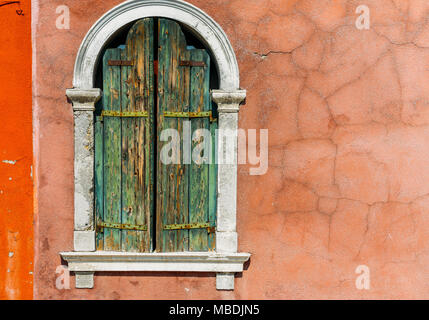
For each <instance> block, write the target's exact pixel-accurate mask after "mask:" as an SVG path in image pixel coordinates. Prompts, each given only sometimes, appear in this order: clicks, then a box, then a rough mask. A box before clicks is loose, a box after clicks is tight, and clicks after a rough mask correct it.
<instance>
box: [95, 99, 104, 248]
mask: <svg viewBox="0 0 429 320" xmlns="http://www.w3.org/2000/svg"><path fill="white" fill-rule="evenodd" d="M102 109H103V104H102V101H100V102H99V103H97V107H96V116H95V125H94V137H95V138H94V150H95V163H94V171H95V172H94V184H95V219H96V223H97V222H102V221H103V218H104V216H103V202H104V199H103V166H104V163H103V121H102V118H101V111H102ZM96 248H97V250H103V249H104V236H103V233H101V232H96Z"/></svg>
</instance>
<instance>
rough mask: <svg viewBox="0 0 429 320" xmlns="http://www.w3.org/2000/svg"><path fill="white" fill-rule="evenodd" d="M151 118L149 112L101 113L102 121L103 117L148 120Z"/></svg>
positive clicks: (107, 111) (104, 111) (105, 111)
mask: <svg viewBox="0 0 429 320" xmlns="http://www.w3.org/2000/svg"><path fill="white" fill-rule="evenodd" d="M148 116H149V114H148V112H147V111H109V110H103V111H102V112H101V117H100V118H101V119H100V120H101V121H103V117H119V118H147V117H148Z"/></svg>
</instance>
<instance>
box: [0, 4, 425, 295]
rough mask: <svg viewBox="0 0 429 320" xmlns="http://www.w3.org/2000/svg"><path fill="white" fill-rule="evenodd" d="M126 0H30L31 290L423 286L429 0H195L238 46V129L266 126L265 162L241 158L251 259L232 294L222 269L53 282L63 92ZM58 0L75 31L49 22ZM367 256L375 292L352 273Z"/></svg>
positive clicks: (63, 171)
mask: <svg viewBox="0 0 429 320" xmlns="http://www.w3.org/2000/svg"><path fill="white" fill-rule="evenodd" d="M120 2H122V1H121V0H80V1H76V0H38V1H35V3H36V4H35V7H34V8H36V9H37V13H35V23H36V24H35V26H34V27H35V28H36V30H35V32H36V38H35V41H36V49H35V50H36V60H35V63H36V70H37V72H36V74H35V80H34V81H35V88H36V89H35V93H34V99H35V102H34V105H35V115H36V116H35V117H36V121H35V125H36V126H37V128H38V129H37V130H38V131H37V135H36V139H35V141H37V149H36V151H35V154H36V155H37V162H36V165H37V168H36V171H37V172H38V175H37V194H38V199H37V200H38V201H37V211H38V227H37V230H36V235H37V237H36V239H35V242H36V243H35V247H36V248H37V256H36V260H35V261H36V266H35V297H36V298H41V299H50V298H59V299H105V298H111V299H121V298H122V299H125V298H130V299H138V298H140V299H151V298H152V299H198V298H200V299H207V298H211V299H220V298H236V299H257V298H260V299H305V298H307V299H313V298H322V299H323V298H327V299H329V298H331V299H332V298H344V299H350V298H358V299H359V298H379V299H380V298H382V299H387V298H402V299H404V298H409V299H413V298H429V286H428V283H429V281H428V280H429V278H428V274H429V273H428V265H429V152H428V150H429V111H428V110H429V102H428V101H429V24H428V22H427V21H428V18H429V2H428V1H427V0H358V1H357V0H191V1H190V2H192V3H193V4H195V5H196V6H198V7H200V8H201V9H203V10H204V11H206V12H207V13H208V14H209V15H210V16H212V17H213V18H214V19H215V20H216V21H217V22H218V23H219V24H220V25H221V26H222V28H223V29H224V30H225V32H226V34H227V35H228V37H229V39H230V41H231V43H232V45H233V47H234V49H235V52H236V55H237V59H238V62H239V67H240V76H241V86H242V87H243V88H244V89H247V92H248V96H247V104H246V106H244V107H242V109H241V111H240V127H241V128H244V129H265V128H267V129H269V144H270V149H269V155H270V156H269V160H270V163H269V169H268V172H267V174H266V175H262V176H250V175H249V170H248V169H249V168H248V166H240V168H239V176H238V195H239V199H238V207H237V219H238V232H239V250H240V251H242V252H251V253H252V258H251V261H250V263H249V265H248V269H247V270H246V271H245V272H243V274H242V275H240V276H238V277H237V278H236V289H235V291H233V292H219V291H216V290H215V278H214V276H213V275H195V274H174V273H173V274H158V273H127V274H119V273H109V274H100V275H97V276H96V278H95V288H94V289H92V290H77V289H74V285H73V283H72V286H71V289H69V290H67V289H63V290H58V289H57V288H56V287H55V279H56V277H57V274H56V273H55V270H56V268H57V266H59V265H60V264H61V263H62V261H61V259H60V257H59V254H58V253H59V252H60V251H63V250H64V251H66V250H72V248H73V188H74V184H73V182H74V181H73V115H72V108H71V105H70V104H69V103H67V100H66V97H65V90H66V89H67V88H70V87H72V75H73V67H74V62H75V57H76V54H77V51H78V48H79V45H80V43H81V41H82V39H83V37H84V36H85V34H86V32H87V31H88V30H89V29H90V27H91V26H92V25H93V24H94V23H95V21H96V20H97V19H98V18H99V17H100V16H102V15H103V14H104V13H105V12H106V11H108V10H110V9H111V8H112V7H113V6H114V5H116V4H118V3H120ZM63 4H65V5H67V6H69V8H70V14H71V20H70V30H58V29H56V27H55V20H56V19H57V16H58V15H57V14H56V12H55V9H56V6H59V5H63ZM361 4H366V5H367V6H368V7H369V8H370V10H371V27H370V29H369V30H358V29H357V28H356V27H355V21H356V19H357V17H358V14H356V12H355V10H356V8H357V7H358V6H359V5H361ZM8 94H9V95H10V92H8ZM19 110H21V109H19ZM10 119H14V121H18V120H19V121H22V119H27V116H21V117H18V116H17V115H16V114H15V113H13V114H12V113H11V114H10ZM7 125H8V124H6V126H7ZM9 125H10V126H11V128H12V129H10V130H13V132H14V133H15V131H16V125H15V124H13V126H12V124H10V123H9ZM24 128H25V127H24ZM4 129H5V126H3V128H1V130H4ZM20 133H21V132H18V133H15V139H17V137H20V136H19V134H20ZM2 143H4V142H2ZM8 145H10V144H8ZM14 148H15V149H13V150H16V149H17V148H22V145H20V144H14ZM2 150H3V149H2ZM19 150H21V149H19ZM20 156H21V155H20V154H17V155H15V154H14V157H12V159H18V158H19V157H20ZM2 157H3V158H2V159H4V158H5V156H2ZM9 157H11V156H9ZM24 159H26V160H25V161H27V160H28V159H27V158H24ZM24 163H27V162H18V164H19V165H21V164H22V165H23V166H24ZM30 163H31V161H28V163H27V166H26V167H23V170H24V172H27V171H25V170H28V166H29V164H30ZM1 165H2V166H3V167H5V168H8V170H17V169H13V168H12V167H9V166H6V165H4V164H1ZM26 177H27V176H26ZM5 183H9V181H7V180H6V181H5ZM10 183H13V180H12V182H10ZM1 197H4V195H1ZM20 212H23V211H20ZM11 221H14V220H11ZM8 223H10V222H8ZM360 265H365V266H367V267H368V268H369V270H370V277H371V278H370V279H371V286H370V289H369V290H359V289H358V288H357V287H356V285H355V281H356V278H357V277H358V275H357V274H356V273H355V270H356V268H357V267H358V266H360Z"/></svg>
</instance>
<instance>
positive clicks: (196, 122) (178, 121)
mask: <svg viewBox="0 0 429 320" xmlns="http://www.w3.org/2000/svg"><path fill="white" fill-rule="evenodd" d="M158 34H159V57H158V59H159V69H158V139H159V136H160V134H161V132H162V130H165V129H176V130H178V132H179V133H180V137H181V141H180V142H181V143H180V150H179V151H180V152H179V153H178V154H180V164H167V165H166V164H163V163H161V162H160V161H158V173H157V183H158V198H157V222H158V224H157V235H158V237H157V244H158V250H159V251H164V252H165V251H167V252H172V251H207V250H213V249H214V232H213V228H198V226H196V225H197V224H204V225H207V224H209V225H210V226H211V227H214V226H215V225H214V223H215V212H216V205H215V202H216V176H217V174H216V171H215V170H216V169H215V168H214V167H212V166H211V165H209V164H208V163H207V162H208V160H209V159H210V157H213V153H210V150H208V149H207V148H206V149H205V152H207V153H208V154H207V155H206V156H207V157H208V158H207V161H206V163H202V164H196V163H195V162H194V161H193V159H192V155H191V154H188V155H185V154H184V152H185V150H184V143H191V144H192V145H191V146H190V148H189V149H190V151H191V150H193V149H194V147H196V146H197V145H198V144H199V143H201V140H202V138H201V137H202V135H201V134H199V135H198V133H199V132H198V130H201V129H206V130H207V132H211V135H212V136H214V131H215V125H214V124H211V122H210V117H209V116H201V117H195V118H194V117H190V118H189V117H185V116H184V115H183V113H186V112H191V113H201V112H210V111H211V102H210V96H209V81H210V57H209V55H208V53H207V52H206V51H205V50H202V49H188V48H187V45H186V40H185V37H184V35H183V32H182V30H181V28H180V26H179V25H178V24H177V23H175V22H173V21H171V20H167V19H159V32H158ZM181 62H182V63H181ZM184 62H185V63H184ZM186 62H191V63H186ZM195 62H197V63H195ZM202 63H203V64H202ZM166 112H170V113H172V114H173V115H172V116H166V115H165V113H166ZM175 113H177V116H176V117H175V116H174V114H175ZM181 113H182V114H181ZM195 132H196V133H197V135H196V136H194V139H193V141H192V142H190V141H189V140H187V137H186V134H188V137H189V138H191V136H192V134H193V133H195ZM184 138H185V141H184ZM209 138H210V137H209ZM164 144H165V142H162V141H158V155H159V153H160V151H161V149H162V147H163V146H164ZM213 147H214V146H213ZM213 147H212V148H213ZM186 158H187V159H188V160H191V162H190V164H186V163H185V162H186V161H185V159H186ZM172 225H176V227H177V228H178V229H168V228H167V226H170V227H171V226H172ZM178 225H182V226H183V225H188V226H183V229H179V226H178ZM209 231H210V232H209Z"/></svg>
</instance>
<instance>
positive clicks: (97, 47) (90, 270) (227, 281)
mask: <svg viewBox="0 0 429 320" xmlns="http://www.w3.org/2000/svg"><path fill="white" fill-rule="evenodd" d="M146 17H163V18H169V19H172V20H176V21H179V22H181V23H183V24H185V25H186V26H187V27H189V28H190V29H191V30H192V31H193V32H194V33H195V35H196V36H197V37H198V38H199V39H200V40H202V41H203V43H204V44H205V45H206V46H207V47H209V48H210V50H211V52H212V54H213V56H214V59H215V64H216V66H217V71H218V74H219V80H220V81H219V82H220V84H219V87H220V88H219V90H212V93H211V97H212V100H213V101H214V102H216V103H217V105H218V112H219V126H218V127H219V129H228V130H235V132H236V129H237V127H238V112H239V109H240V104H241V103H242V102H243V101H244V100H245V98H246V91H245V90H240V86H239V70H238V64H237V60H236V57H235V54H234V50H233V48H232V46H231V44H230V42H229V40H228V38H227V36H226V34H225V32H224V31H223V30H222V28H221V27H220V26H219V25H218V24H217V23H216V22H215V21H214V20H213V19H212V18H210V17H209V16H208V15H207V14H206V13H204V12H203V11H201V10H200V9H198V8H197V7H195V6H193V5H191V4H189V3H186V2H184V1H180V0H143V1H142V0H129V1H125V2H123V3H121V4H119V5H118V6H116V7H114V8H113V9H111V10H110V11H108V12H107V13H106V14H105V15H103V16H102V17H101V18H100V19H99V20H98V21H97V22H96V23H95V24H94V25H93V26H92V28H91V29H90V30H89V32H88V34H87V35H86V37H85V38H84V40H83V42H82V44H81V46H80V49H79V52H78V55H77V58H76V63H75V70H74V79H73V87H74V88H73V89H68V90H67V91H66V95H67V97H68V98H69V99H70V101H71V102H72V104H73V114H74V145H75V147H74V148H75V150H74V151H75V152H74V179H75V190H74V251H72V252H61V253H60V255H61V257H62V258H63V259H64V260H65V261H67V262H68V267H69V270H70V271H72V272H74V273H75V275H76V288H93V286H94V273H95V272H97V271H115V272H116V271H117V272H120V271H157V272H160V271H166V272H215V273H216V288H217V289H218V290H233V289H234V275H235V273H237V272H242V271H243V266H244V263H245V262H246V261H247V260H248V259H249V258H250V254H249V253H238V252H237V249H238V244H237V232H236V203H237V137H235V146H234V154H235V157H234V159H235V161H234V164H222V165H219V167H218V197H217V223H216V249H215V250H216V251H215V252H177V253H129V252H110V251H96V245H95V218H94V217H95V214H94V122H93V119H94V115H93V112H94V110H95V103H96V102H97V101H98V100H99V99H100V97H101V95H102V91H101V90H100V89H98V88H94V81H95V76H96V72H97V71H96V70H97V64H98V61H99V59H100V58H101V57H100V55H101V53H102V52H103V49H104V47H105V45H106V43H107V42H108V41H109V39H111V38H112V37H113V36H115V34H116V33H117V32H118V31H119V30H120V29H121V28H122V27H124V26H126V25H127V24H129V23H131V22H133V21H136V20H139V19H142V18H146ZM218 157H219V155H218Z"/></svg>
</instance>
